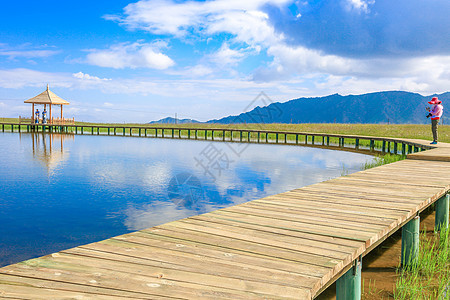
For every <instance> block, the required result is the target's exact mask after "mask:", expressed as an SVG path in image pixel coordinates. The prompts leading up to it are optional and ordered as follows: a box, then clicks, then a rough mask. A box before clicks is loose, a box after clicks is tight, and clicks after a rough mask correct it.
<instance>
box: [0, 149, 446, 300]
mask: <svg viewBox="0 0 450 300" xmlns="http://www.w3.org/2000/svg"><path fill="white" fill-rule="evenodd" d="M416 142H417V141H416ZM417 143H424V141H418V142H417ZM424 145H425V144H424ZM439 146H440V147H439V148H436V149H433V150H428V151H425V152H419V153H411V154H409V156H410V158H411V159H406V160H403V161H399V162H396V163H392V164H389V165H384V166H381V167H377V168H373V169H369V170H366V171H361V172H358V173H354V174H351V175H348V176H344V177H340V178H337V179H333V180H329V181H325V182H321V183H317V184H313V185H310V186H306V187H303V188H299V189H295V190H292V191H289V192H285V193H281V194H277V195H273V196H269V197H266V198H262V199H258V200H254V201H250V202H247V203H244V204H240V205H236V206H233V207H229V208H225V209H221V210H217V211H213V212H210V213H207V214H203V215H199V216H195V217H191V218H187V219H183V220H179V221H175V222H171V223H167V224H163V225H160V226H156V227H152V228H149V229H145V230H141V231H138V232H134V233H130V234H125V235H121V236H117V237H113V238H110V239H107V240H104V241H100V242H97V243H92V244H88V245H83V246H79V247H76V248H73V249H68V250H65V251H61V252H58V253H54V254H51V255H47V256H44V257H40V258H36V259H31V260H28V261H24V262H21V263H18V264H14V265H10V266H6V267H4V268H1V269H0V298H2V299H294V298H295V299H313V298H314V297H316V296H317V295H318V294H319V293H320V292H321V291H323V290H324V289H325V288H326V287H328V286H329V285H330V284H332V283H333V282H334V281H335V280H336V279H337V278H339V277H340V276H341V275H342V274H343V273H344V272H346V271H347V270H348V269H350V268H351V267H352V263H353V262H354V261H355V259H357V258H358V257H360V256H364V255H365V254H367V253H368V252H369V251H371V250H372V249H373V248H374V247H376V246H377V245H378V244H380V243H381V242H382V241H383V240H385V239H386V238H387V237H388V236H389V235H391V234H392V233H394V232H395V231H396V230H397V229H399V228H400V227H401V226H402V225H404V224H405V223H406V222H408V221H409V220H410V219H412V218H413V217H415V216H416V215H417V214H418V213H419V212H420V211H422V210H424V209H425V208H426V207H427V206H429V205H430V204H431V203H433V202H434V201H436V200H437V199H438V198H440V197H441V196H443V195H445V194H446V193H447V192H448V191H449V189H450V161H449V158H450V147H447V145H444V144H443V145H439Z"/></svg>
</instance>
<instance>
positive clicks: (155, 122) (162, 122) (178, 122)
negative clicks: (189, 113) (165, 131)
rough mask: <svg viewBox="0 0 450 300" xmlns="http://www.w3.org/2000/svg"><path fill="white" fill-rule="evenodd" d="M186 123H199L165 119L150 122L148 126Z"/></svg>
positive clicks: (170, 118) (190, 120)
mask: <svg viewBox="0 0 450 300" xmlns="http://www.w3.org/2000/svg"><path fill="white" fill-rule="evenodd" d="M186 123H200V121H197V120H192V119H175V118H172V117H167V118H164V119H161V120H158V121H151V122H149V123H148V124H186Z"/></svg>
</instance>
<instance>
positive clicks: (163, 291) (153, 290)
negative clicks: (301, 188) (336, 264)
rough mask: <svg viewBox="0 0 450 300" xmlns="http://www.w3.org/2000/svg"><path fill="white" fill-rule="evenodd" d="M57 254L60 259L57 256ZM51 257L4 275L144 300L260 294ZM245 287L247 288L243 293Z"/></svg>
mask: <svg viewBox="0 0 450 300" xmlns="http://www.w3.org/2000/svg"><path fill="white" fill-rule="evenodd" d="M58 255H60V257H62V255H61V254H58ZM53 256H54V255H53ZM51 258H52V257H51V256H45V257H41V258H37V259H33V260H29V261H26V262H24V263H23V264H22V263H21V264H16V265H12V266H8V267H6V268H4V269H5V270H4V272H8V273H9V274H15V275H24V274H26V275H27V276H30V277H33V278H40V279H47V280H48V279H50V280H54V278H55V274H59V275H58V276H57V277H58V279H59V280H60V281H63V282H72V283H76V284H82V285H87V286H101V287H104V288H107V289H109V290H110V291H113V290H122V289H126V291H127V292H134V293H141V294H143V295H146V296H147V297H152V295H156V296H164V297H179V298H188V299H193V298H194V299H219V298H228V299H229V298H232V299H234V298H235V299H246V297H247V296H250V297H253V298H259V297H262V295H261V294H258V293H253V292H252V291H251V290H248V289H251V287H253V286H252V285H251V284H250V285H249V286H250V287H249V286H247V285H245V286H242V284H246V282H245V283H244V282H241V284H240V285H237V286H240V287H241V288H242V289H243V290H242V291H237V290H230V289H228V288H220V287H214V286H211V285H202V284H191V283H187V282H183V281H176V280H170V279H166V278H159V277H158V276H143V275H139V274H134V273H132V269H129V272H125V271H116V270H109V269H106V268H104V267H103V266H102V265H97V264H94V265H89V266H88V265H83V263H82V262H81V263H80V264H72V263H67V262H63V261H57V260H52V259H51ZM102 263H104V262H102ZM25 267H28V268H25ZM30 267H31V268H30ZM236 284H238V283H236ZM246 287H249V288H248V289H247V290H246ZM284 289H287V292H288V293H291V292H292V293H294V294H293V295H292V296H288V297H287V298H292V297H293V296H295V295H296V294H295V293H298V294H299V295H301V294H302V293H303V292H302V290H301V289H295V291H292V289H289V288H288V287H283V290H284ZM307 294H308V291H305V295H307ZM252 295H253V296H252ZM285 295H286V294H285ZM280 298H281V297H280Z"/></svg>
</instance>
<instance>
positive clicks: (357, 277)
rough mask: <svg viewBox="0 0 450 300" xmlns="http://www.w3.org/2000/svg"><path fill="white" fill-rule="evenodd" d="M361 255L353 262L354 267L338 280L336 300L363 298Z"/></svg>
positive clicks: (357, 299) (358, 299)
mask: <svg viewBox="0 0 450 300" xmlns="http://www.w3.org/2000/svg"><path fill="white" fill-rule="evenodd" d="M361 267H362V259H361V257H360V258H359V259H357V260H355V261H354V262H353V267H352V268H351V269H350V270H348V271H347V273H345V274H344V275H342V276H341V277H340V278H339V279H338V280H337V281H336V300H360V299H361Z"/></svg>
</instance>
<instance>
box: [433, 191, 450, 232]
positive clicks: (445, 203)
mask: <svg viewBox="0 0 450 300" xmlns="http://www.w3.org/2000/svg"><path fill="white" fill-rule="evenodd" d="M449 202H450V194H447V195H445V196H443V197H441V199H439V200H438V201H436V218H435V223H434V231H436V232H438V231H440V230H441V229H442V228H444V229H447V228H448V217H449Z"/></svg>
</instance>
